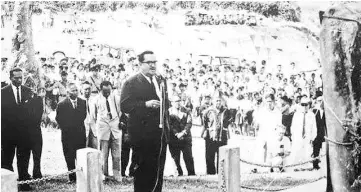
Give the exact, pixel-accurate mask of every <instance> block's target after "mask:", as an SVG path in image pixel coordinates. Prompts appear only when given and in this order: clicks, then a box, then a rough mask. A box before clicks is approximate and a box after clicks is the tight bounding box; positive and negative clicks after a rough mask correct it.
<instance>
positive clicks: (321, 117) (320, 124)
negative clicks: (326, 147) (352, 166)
mask: <svg viewBox="0 0 361 192" xmlns="http://www.w3.org/2000/svg"><path fill="white" fill-rule="evenodd" d="M321 94H322V93H321ZM313 113H314V114H315V116H316V125H317V136H316V138H315V140H314V141H313V157H318V156H319V154H320V149H321V147H322V143H323V142H324V141H325V138H324V137H325V133H326V118H325V110H324V103H323V97H322V96H318V97H317V98H316V107H315V109H314V110H313ZM319 162H320V160H318V159H317V160H314V161H313V169H320V166H319V165H318V164H319Z"/></svg>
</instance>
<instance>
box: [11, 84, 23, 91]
mask: <svg viewBox="0 0 361 192" xmlns="http://www.w3.org/2000/svg"><path fill="white" fill-rule="evenodd" d="M11 87H12V88H13V89H14V90H16V88H17V87H16V86H15V85H14V84H12V83H11ZM20 89H21V85H20V86H19V90H20Z"/></svg>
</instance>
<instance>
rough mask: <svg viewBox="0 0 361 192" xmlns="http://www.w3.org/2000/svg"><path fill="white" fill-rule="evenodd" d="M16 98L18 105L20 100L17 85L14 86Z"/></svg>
mask: <svg viewBox="0 0 361 192" xmlns="http://www.w3.org/2000/svg"><path fill="white" fill-rule="evenodd" d="M16 100H17V103H18V105H20V103H21V100H20V92H19V87H16Z"/></svg>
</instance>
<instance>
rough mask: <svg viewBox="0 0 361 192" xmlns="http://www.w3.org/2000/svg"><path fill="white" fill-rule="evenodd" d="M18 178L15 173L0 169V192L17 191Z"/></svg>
mask: <svg viewBox="0 0 361 192" xmlns="http://www.w3.org/2000/svg"><path fill="white" fill-rule="evenodd" d="M17 179H18V176H17V174H16V173H14V172H12V171H9V170H7V169H1V191H6V192H17V191H18V183H17Z"/></svg>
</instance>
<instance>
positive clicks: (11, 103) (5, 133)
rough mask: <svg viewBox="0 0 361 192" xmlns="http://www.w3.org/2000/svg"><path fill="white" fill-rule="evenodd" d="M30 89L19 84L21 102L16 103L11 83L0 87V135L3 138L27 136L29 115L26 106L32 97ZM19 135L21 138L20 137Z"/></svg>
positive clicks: (23, 137)
mask: <svg viewBox="0 0 361 192" xmlns="http://www.w3.org/2000/svg"><path fill="white" fill-rule="evenodd" d="M32 95H33V93H32V91H31V89H30V88H28V87H26V86H23V85H22V86H21V102H20V104H19V105H18V104H17V103H16V99H15V95H14V93H13V89H12V86H11V84H10V85H7V86H5V87H3V88H2V89H1V113H2V114H1V137H2V138H4V139H15V138H18V139H26V138H28V126H29V117H28V116H27V107H28V105H29V101H30V100H31V99H32ZM20 137H21V138H20Z"/></svg>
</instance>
